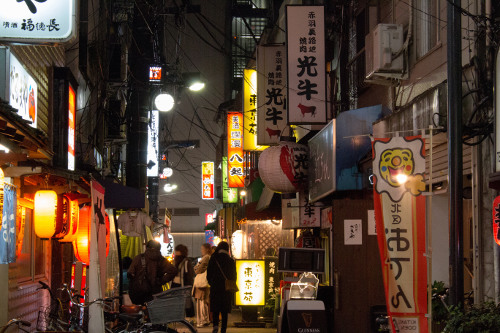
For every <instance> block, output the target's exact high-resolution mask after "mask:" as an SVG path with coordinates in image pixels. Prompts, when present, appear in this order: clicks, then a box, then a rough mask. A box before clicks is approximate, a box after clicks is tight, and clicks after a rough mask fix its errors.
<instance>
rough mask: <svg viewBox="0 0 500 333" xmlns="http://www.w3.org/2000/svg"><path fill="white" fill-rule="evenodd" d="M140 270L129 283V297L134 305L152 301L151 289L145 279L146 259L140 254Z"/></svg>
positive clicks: (146, 278)
mask: <svg viewBox="0 0 500 333" xmlns="http://www.w3.org/2000/svg"><path fill="white" fill-rule="evenodd" d="M141 264H142V270H140V271H139V272H138V273H137V274H136V275H135V276H134V277H133V278H132V279H131V281H130V287H129V296H130V300H131V301H132V303H134V304H144V303H145V302H147V301H150V300H151V299H152V297H151V295H152V293H153V288H152V286H151V283H150V282H149V280H148V277H147V275H148V274H147V267H146V258H144V254H141Z"/></svg>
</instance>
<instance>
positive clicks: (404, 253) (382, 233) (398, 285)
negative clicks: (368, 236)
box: [373, 137, 428, 333]
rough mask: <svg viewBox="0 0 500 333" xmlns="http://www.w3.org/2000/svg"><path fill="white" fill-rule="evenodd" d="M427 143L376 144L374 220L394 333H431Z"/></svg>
mask: <svg viewBox="0 0 500 333" xmlns="http://www.w3.org/2000/svg"><path fill="white" fill-rule="evenodd" d="M424 149H425V146H424V141H423V140H422V139H421V138H420V137H396V138H391V139H376V140H375V141H374V143H373V173H374V176H375V177H374V178H375V184H374V204H375V219H376V221H377V225H376V228H377V237H378V244H379V251H380V260H381V264H382V274H383V279H384V286H385V293H386V302H387V312H388V315H389V316H390V318H391V325H392V329H393V331H395V332H402V333H409V332H423V333H427V332H428V327H427V318H426V317H425V314H426V313H427V260H426V258H425V256H424V252H425V197H424V196H423V195H422V192H423V191H425V183H424V173H425V157H424Z"/></svg>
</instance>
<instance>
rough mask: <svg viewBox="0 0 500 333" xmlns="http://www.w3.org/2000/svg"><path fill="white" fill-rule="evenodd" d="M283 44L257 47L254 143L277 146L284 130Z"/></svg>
mask: <svg viewBox="0 0 500 333" xmlns="http://www.w3.org/2000/svg"><path fill="white" fill-rule="evenodd" d="M286 73H287V72H286V48H285V45H270V46H257V98H258V107H257V118H258V119H259V121H258V123H257V144H259V145H269V144H278V142H279V139H280V136H281V135H288V133H284V132H285V131H284V129H285V128H286V127H287V115H286V113H287V111H286V93H287V89H286V83H287V75H286Z"/></svg>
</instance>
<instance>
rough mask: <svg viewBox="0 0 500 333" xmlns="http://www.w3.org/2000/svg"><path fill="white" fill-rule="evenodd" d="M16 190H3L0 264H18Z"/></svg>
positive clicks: (9, 187) (9, 188) (10, 188)
mask: <svg viewBox="0 0 500 333" xmlns="http://www.w3.org/2000/svg"><path fill="white" fill-rule="evenodd" d="M16 213H17V195H16V189H15V188H14V187H11V186H9V185H5V186H4V189H3V214H2V228H1V229H0V236H1V237H0V264H9V263H11V262H16V215H17V214H16Z"/></svg>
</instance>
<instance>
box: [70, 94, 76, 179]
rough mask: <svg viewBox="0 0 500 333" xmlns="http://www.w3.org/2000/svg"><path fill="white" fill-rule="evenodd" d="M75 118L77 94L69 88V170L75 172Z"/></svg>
mask: <svg viewBox="0 0 500 333" xmlns="http://www.w3.org/2000/svg"><path fill="white" fill-rule="evenodd" d="M75 117H76V93H75V90H74V89H73V88H72V87H71V86H69V92H68V170H73V171H74V170H75Z"/></svg>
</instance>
